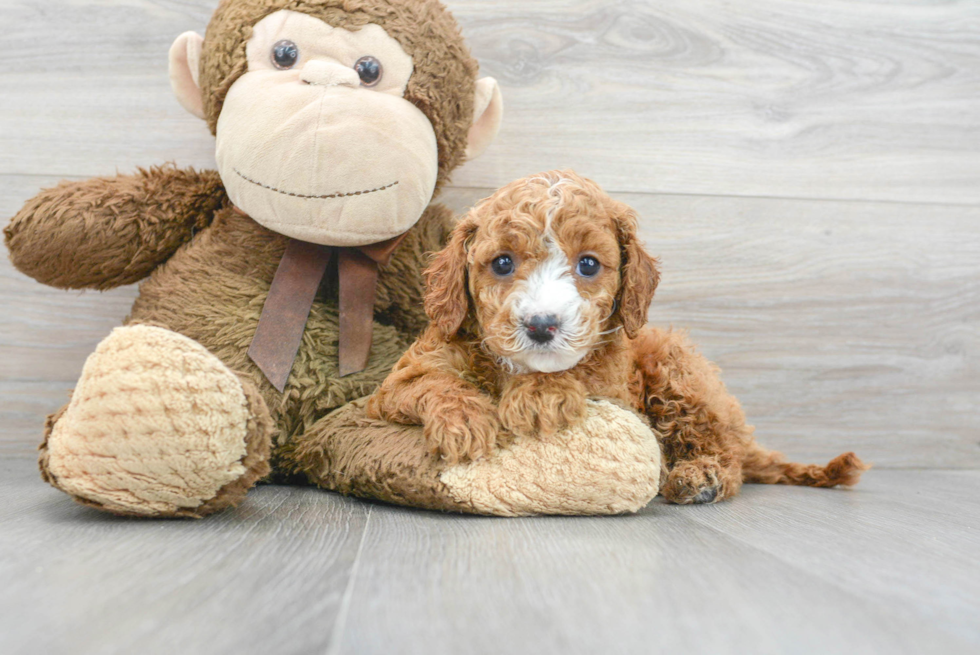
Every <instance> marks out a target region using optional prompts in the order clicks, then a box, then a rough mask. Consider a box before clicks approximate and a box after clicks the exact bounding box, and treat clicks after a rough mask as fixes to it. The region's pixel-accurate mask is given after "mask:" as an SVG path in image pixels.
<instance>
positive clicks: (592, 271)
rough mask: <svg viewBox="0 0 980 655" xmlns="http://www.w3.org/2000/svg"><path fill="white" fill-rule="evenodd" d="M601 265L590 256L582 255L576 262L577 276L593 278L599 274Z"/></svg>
mask: <svg viewBox="0 0 980 655" xmlns="http://www.w3.org/2000/svg"><path fill="white" fill-rule="evenodd" d="M601 268H602V264H600V263H599V260H598V259H596V258H595V257H593V256H592V255H583V256H582V257H581V258H580V259H579V260H578V269H577V270H578V274H579V275H581V276H582V277H595V276H596V275H598V274H599V269H601Z"/></svg>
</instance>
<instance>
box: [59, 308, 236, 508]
mask: <svg viewBox="0 0 980 655" xmlns="http://www.w3.org/2000/svg"><path fill="white" fill-rule="evenodd" d="M247 421H248V405H247V402H246V398H245V393H244V391H243V389H242V384H241V382H240V381H239V379H238V377H237V376H236V375H235V374H234V373H232V371H231V370H230V369H228V368H227V367H226V366H225V365H224V364H223V363H222V362H221V361H220V360H219V359H218V358H216V357H215V356H214V355H212V354H211V353H209V352H208V351H207V350H206V349H205V348H204V347H203V346H201V345H200V344H198V343H197V342H195V341H193V340H191V339H189V338H187V337H185V336H183V335H180V334H177V333H175V332H171V331H170V330H165V329H162V328H156V327H149V326H143V325H135V326H127V327H120V328H116V329H115V330H113V331H112V334H110V335H109V336H108V337H107V338H106V339H105V340H103V341H102V343H100V344H99V346H98V348H97V349H96V351H95V352H94V353H93V354H92V355H91V356H89V358H88V360H87V361H86V362H85V367H84V369H83V370H82V377H81V379H80V380H79V381H78V386H77V387H76V389H75V391H74V393H73V395H72V399H71V402H70V403H69V405H68V407H67V409H66V411H65V413H64V414H63V415H62V416H61V418H60V419H59V420H58V421H57V422H56V423H55V425H54V427H53V429H52V431H51V434H50V436H49V438H48V442H47V451H48V452H47V462H46V465H47V472H48V474H49V476H50V477H52V478H53V480H52V483H53V484H54V485H55V486H57V487H58V488H60V489H62V490H64V491H66V492H68V493H70V494H72V495H73V496H76V497H78V498H79V499H81V500H82V501H83V502H85V501H88V502H89V503H93V504H96V505H99V506H100V507H101V508H103V509H106V510H109V511H112V512H117V513H122V514H137V515H175V514H181V513H182V510H188V509H193V508H195V507H199V506H200V505H201V504H202V503H204V502H206V501H208V500H210V499H212V498H214V497H215V495H216V494H217V493H218V491H219V490H220V489H221V488H222V487H223V486H224V485H226V484H228V483H231V482H233V481H235V480H237V479H238V478H240V477H241V476H242V475H243V474H245V472H246V468H245V466H244V465H243V464H242V459H243V458H244V457H245V455H246V432H247Z"/></svg>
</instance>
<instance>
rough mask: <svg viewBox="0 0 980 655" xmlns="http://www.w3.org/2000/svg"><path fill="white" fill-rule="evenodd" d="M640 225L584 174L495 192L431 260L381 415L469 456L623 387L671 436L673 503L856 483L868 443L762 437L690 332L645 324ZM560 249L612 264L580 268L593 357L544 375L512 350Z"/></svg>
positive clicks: (667, 490) (648, 263)
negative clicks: (848, 449) (502, 272)
mask: <svg viewBox="0 0 980 655" xmlns="http://www.w3.org/2000/svg"><path fill="white" fill-rule="evenodd" d="M636 230H637V221H636V216H635V214H634V213H633V212H632V210H630V209H629V208H628V207H626V206H625V205H622V203H618V202H616V201H614V200H612V199H611V198H609V197H608V196H607V195H606V194H605V193H603V192H602V191H601V189H599V187H598V186H597V185H595V184H594V183H593V182H591V181H589V180H585V179H583V178H580V177H579V176H577V175H575V174H574V173H573V172H571V171H553V172H550V173H544V174H541V175H537V176H532V177H530V178H527V179H524V180H518V181H517V182H514V183H512V184H510V185H508V186H506V187H504V188H503V189H501V190H500V191H498V192H497V193H496V194H494V195H493V196H492V197H490V198H488V199H487V200H485V201H483V202H482V203H480V204H479V205H478V206H477V207H475V208H474V209H473V210H472V211H471V212H470V213H469V214H468V215H467V216H466V217H465V218H464V219H463V220H461V221H460V223H459V224H458V225H457V227H456V230H455V231H454V233H453V235H452V237H451V238H450V242H449V245H448V246H447V247H446V248H445V249H444V250H443V251H442V252H440V253H439V254H438V255H437V256H436V258H435V260H434V261H433V263H432V265H431V266H430V267H429V269H428V271H427V280H428V290H427V294H426V299H425V307H426V311H427V312H428V314H429V316H430V319H431V323H430V325H429V328H428V329H427V330H426V332H425V333H423V335H422V336H421V337H420V338H419V339H418V340H417V341H416V343H415V344H414V345H413V346H412V347H411V348H410V349H409V350H408V352H407V353H406V354H405V355H404V356H403V357H402V359H401V360H400V361H399V362H398V364H397V365H396V366H395V368H394V370H393V372H392V374H391V376H389V377H388V379H387V380H385V382H384V384H383V385H382V386H381V389H380V390H379V391H378V392H377V393H376V394H375V396H373V397H372V398H371V400H370V402H369V404H368V413H369V414H370V415H371V416H374V417H381V418H385V419H388V420H390V421H394V422H401V423H421V424H422V425H424V426H425V428H426V437H427V439H428V440H429V445H430V447H431V448H432V449H433V450H435V451H437V452H439V453H441V455H442V456H443V457H444V458H445V459H447V460H449V461H452V462H455V461H457V460H459V459H472V458H477V457H481V456H484V455H486V454H487V453H488V451H489V450H491V449H492V448H493V446H494V445H495V442H496V438H498V436H499V433H492V430H493V429H494V426H495V425H496V424H497V423H498V422H499V424H500V425H501V426H502V427H503V428H505V429H506V430H507V431H509V432H511V433H513V434H518V435H532V434H535V433H539V432H553V431H555V430H557V429H560V428H562V427H564V426H566V425H575V424H577V422H578V421H580V420H581V417H582V415H583V406H584V402H585V399H586V398H587V397H603V398H613V399H618V400H620V401H625V402H627V403H629V404H631V405H632V406H633V407H634V408H635V409H637V410H638V411H639V412H641V413H643V414H645V415H646V416H647V417H648V418H649V419H650V421H651V424H652V426H653V427H654V429H655V430H656V432H657V433H658V434H659V435H660V436H661V445H662V448H663V454H664V460H665V462H664V463H665V467H666V468H665V470H666V479H665V481H664V484H663V488H662V493H663V495H664V496H665V498H666V499H667V500H669V501H671V502H675V503H704V502H716V501H719V500H723V499H725V498H730V497H731V496H733V495H735V494H737V493H738V492H739V490H740V488H741V485H742V482H743V481H747V482H764V483H781V484H801V485H809V486H836V485H849V484H854V483H856V482H857V481H858V478H859V477H860V474H861V472H862V471H864V470H866V469H867V466H865V465H864V464H863V463H862V462H861V460H859V459H858V458H857V457H856V456H855V455H854V454H853V453H847V454H845V455H841V456H840V457H838V458H836V459H835V460H833V461H832V462H831V463H830V464H828V465H827V466H825V467H821V466H812V465H803V464H794V463H787V462H785V461H784V459H783V457H782V455H781V454H779V453H775V452H770V451H767V450H765V449H764V448H762V447H761V446H760V445H759V444H757V443H756V442H755V440H754V439H753V437H752V428H751V426H748V425H746V423H745V415H744V413H743V412H742V409H741V407H740V405H739V403H738V401H737V400H736V399H735V398H734V397H732V396H731V395H730V394H729V393H728V392H727V390H726V389H725V386H724V384H723V383H722V382H721V379H720V377H719V371H718V369H717V367H715V366H714V365H713V364H711V363H710V362H709V361H708V360H706V359H705V358H704V357H702V356H701V355H700V354H698V353H697V352H696V351H695V349H694V348H693V347H692V346H691V345H690V344H689V343H688V342H687V340H686V339H685V337H684V336H683V335H682V334H680V333H677V332H670V331H664V330H659V329H656V328H653V327H643V324H644V323H645V321H646V315H647V310H648V309H649V306H650V303H651V301H652V299H653V294H654V291H655V289H656V286H657V282H658V279H659V276H658V272H657V267H656V260H655V259H653V258H652V257H650V256H649V255H648V254H646V252H645V251H644V250H643V248H642V246H641V245H640V242H639V240H638V238H637V235H636ZM558 252H560V253H563V254H564V256H565V257H566V259H567V261H569V262H573V261H575V259H576V257H579V256H581V254H582V253H587V254H591V255H594V256H595V257H596V258H598V259H599V260H600V262H601V264H602V273H601V274H599V275H596V276H594V277H592V278H589V279H586V278H584V277H583V276H579V277H577V278H574V279H575V284H576V289H577V292H578V295H579V297H580V298H581V300H582V302H583V303H584V305H583V307H582V308H581V309H579V310H578V312H579V313H580V315H581V317H582V323H583V324H584V325H586V326H587V330H586V333H585V334H584V335H579V336H578V342H580V343H579V345H582V346H584V347H585V350H586V351H587V352H586V353H585V354H584V355H582V356H581V358H580V359H579V360H577V361H576V362H574V365H571V366H570V367H568V368H566V369H564V370H556V371H553V372H541V371H535V370H529V369H528V367H527V366H523V365H522V364H521V363H520V362H521V360H520V358H519V356H520V355H521V353H520V352H517V351H516V349H515V348H514V347H513V345H512V344H513V342H514V341H515V338H514V334H515V330H516V329H517V328H518V327H520V325H521V322H520V320H519V317H517V318H515V312H516V311H517V310H516V309H515V304H516V305H518V306H519V303H516V302H515V300H514V299H515V298H516V297H520V296H521V294H522V293H525V291H526V289H527V287H528V286H529V285H530V284H531V283H530V280H532V279H533V276H534V275H535V271H540V270H542V269H543V268H545V267H547V266H548V265H549V263H548V262H549V257H555V256H556V253H558ZM500 253H505V254H507V256H508V257H510V258H512V259H513V260H514V261H516V262H518V266H517V268H516V271H515V272H514V273H513V274H512V275H509V276H507V278H506V279H503V278H501V276H499V275H496V274H495V273H494V272H493V271H492V268H491V266H490V263H491V262H492V261H493V259H494V258H495V257H496V256H498V255H499V254H500ZM566 277H571V276H567V275H566ZM524 345H525V346H527V344H526V343H525V344H524ZM532 361H533V360H532ZM472 426H479V430H478V432H479V433H480V439H479V440H476V439H474V438H473V436H472V434H470V431H471V430H472ZM487 432H491V438H490V440H489V441H488V440H487V439H486V438H485V437H484V436H483V435H484V434H486V433H487Z"/></svg>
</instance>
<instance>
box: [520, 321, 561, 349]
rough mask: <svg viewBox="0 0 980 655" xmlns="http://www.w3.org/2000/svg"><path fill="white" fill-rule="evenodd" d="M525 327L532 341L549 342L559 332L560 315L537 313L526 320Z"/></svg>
mask: <svg viewBox="0 0 980 655" xmlns="http://www.w3.org/2000/svg"><path fill="white" fill-rule="evenodd" d="M524 329H525V330H527V336H529V337H531V340H532V341H537V342H538V343H548V342H549V341H551V340H552V339H554V338H555V333H556V332H558V317H557V316H555V315H554V314H537V315H535V316H532V317H531V318H529V319H528V320H526V321H524Z"/></svg>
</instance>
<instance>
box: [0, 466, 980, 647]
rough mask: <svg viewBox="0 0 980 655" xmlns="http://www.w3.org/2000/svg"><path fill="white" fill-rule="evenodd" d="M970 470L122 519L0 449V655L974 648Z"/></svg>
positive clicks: (978, 627)
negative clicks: (629, 511) (562, 498)
mask: <svg viewBox="0 0 980 655" xmlns="http://www.w3.org/2000/svg"><path fill="white" fill-rule="evenodd" d="M978 496H980V472H978V471H872V472H870V473H869V474H868V475H867V476H866V479H865V480H864V482H863V483H862V485H861V486H860V487H858V488H856V489H854V490H850V491H841V490H822V489H799V488H786V487H767V486H758V485H750V486H748V487H747V488H746V489H745V491H744V494H743V495H742V496H741V497H739V498H736V499H734V500H733V501H731V502H726V503H722V504H720V505H713V506H701V507H693V506H688V507H678V506H669V505H664V504H661V503H659V502H656V501H655V502H654V503H653V504H651V505H650V506H649V507H648V508H646V509H645V510H644V511H642V512H641V513H639V514H638V515H635V516H625V517H604V518H532V519H492V518H478V517H461V516H453V515H446V514H440V513H436V512H422V511H412V510H405V509H401V508H396V507H389V506H383V505H376V504H369V503H362V502H360V501H356V500H352V499H347V498H343V497H340V496H337V495H335V494H330V493H327V492H321V491H317V490H314V489H294V488H286V487H270V486H266V487H261V488H259V489H257V490H255V491H254V492H253V493H252V494H250V495H249V497H248V499H247V500H246V502H245V504H244V505H243V506H242V507H240V508H239V509H237V510H232V511H229V512H225V513H222V514H219V515H217V516H214V517H211V518H209V519H207V520H204V521H141V520H132V519H118V518H115V517H111V516H107V515H104V514H99V513H97V512H95V511H92V510H89V509H87V508H83V507H80V506H78V505H75V504H73V503H72V502H71V501H70V500H68V498H66V497H65V496H63V495H61V494H59V493H57V492H56V491H54V490H53V489H50V488H48V487H46V486H45V485H44V484H43V483H41V482H40V480H38V479H37V478H36V475H35V470H34V465H33V462H32V461H30V460H29V459H24V458H3V457H0V497H2V498H3V499H4V503H3V504H2V505H0V585H2V586H3V589H4V593H3V594H0V652H3V653H4V654H5V655H22V654H23V655H28V654H30V655H33V654H34V653H46V654H48V655H61V654H62V653H66V654H67V653H72V654H75V655H88V654H91V653H132V652H141V653H150V654H153V653H174V652H180V653H184V654H186V655H196V654H198V653H215V652H217V653H228V652H242V653H252V652H274V653H283V654H292V653H297V654H298V653H310V652H318V653H329V654H330V655H346V654H348V653H358V654H365V655H373V654H378V655H389V654H391V653H404V654H413V653H425V654H427V655H442V654H450V653H451V654H453V655H466V654H469V653H486V654H490V653H513V654H515V655H521V654H523V653H536V654H540V653H557V652H561V653H568V654H576V653H590V654H591V653H624V654H632V653H637V654H639V653H660V652H663V653H670V652H683V653H695V654H696V653H714V654H719V655H724V654H727V653H763V654H768V653H800V654H809V653H827V652H831V653H833V652H840V651H841V648H842V647H844V645H846V649H847V652H850V653H896V654H902V653H916V654H918V653H934V652H942V653H949V654H959V653H973V652H976V650H977V649H978V648H980V624H978V623H977V621H976V616H977V613H978V611H980V592H978V590H980V572H978V570H977V567H976V566H975V565H974V564H975V562H974V558H973V553H975V552H976V549H977V548H978V547H980V503H978V501H977V500H976V499H977V497H978Z"/></svg>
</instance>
